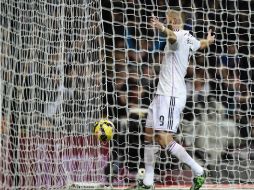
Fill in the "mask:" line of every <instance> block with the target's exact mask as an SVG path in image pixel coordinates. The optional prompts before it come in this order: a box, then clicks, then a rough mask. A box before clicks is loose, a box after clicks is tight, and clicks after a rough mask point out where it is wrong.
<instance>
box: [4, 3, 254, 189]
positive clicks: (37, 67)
mask: <svg viewBox="0 0 254 190" xmlns="http://www.w3.org/2000/svg"><path fill="white" fill-rule="evenodd" d="M173 6H176V7H178V8H180V9H181V10H182V11H183V12H184V14H185V29H187V30H191V31H192V32H193V35H194V36H196V37H197V38H199V39H200V38H204V37H205V35H206V32H207V29H208V27H211V28H213V30H214V32H215V35H216V42H215V44H214V45H212V46H211V47H210V48H209V49H208V50H206V51H200V52H198V53H197V54H196V55H195V56H194V57H193V58H192V59H191V62H190V67H189V68H188V72H187V76H186V83H187V88H188V99H187V104H186V108H185V109H184V114H183V120H182V123H181V126H180V130H179V131H180V132H181V133H180V135H179V136H178V138H177V141H178V142H179V143H181V144H183V145H184V147H185V148H186V149H187V151H188V152H189V153H190V154H191V155H192V156H193V157H194V158H195V159H196V160H197V161H198V162H199V163H200V164H201V165H202V166H204V167H205V168H206V169H207V171H208V177H207V183H211V184H216V185H217V184H222V183H226V184H229V183H230V184H233V183H236V184H242V183H248V184H250V185H249V186H248V188H252V186H251V184H252V183H253V179H254V176H253V173H254V172H253V170H254V168H253V159H254V154H253V136H254V132H253V130H252V127H253V123H254V122H253V121H254V120H253V118H252V114H253V111H252V110H253V91H254V89H253V82H252V81H253V79H254V77H253V76H254V74H253V68H254V65H253V63H254V61H253V53H254V51H253V32H254V31H253V24H252V23H254V15H253V9H254V3H253V2H252V0H225V1H224V0H191V1H187V0H179V1H168V0H121V1H119V0H54V1H50V0H48V1H44V0H23V1H16V0H2V1H1V4H0V9H1V12H0V23H1V24H0V53H1V55H0V60H1V63H0V64H1V65H0V71H1V75H0V80H1V86H0V87H1V89H0V98H1V99H0V103H1V114H0V117H1V121H2V122H1V127H0V130H1V136H0V140H1V143H0V186H1V187H4V189H8V188H12V189H13V188H17V189H35V188H38V189H43V188H44V189H45V188H46V189H50V188H59V189H62V188H63V187H66V186H71V185H72V184H74V185H73V187H72V188H74V189H75V188H77V189H79V188H80V189H82V188H83V189H88V188H92V187H93V186H95V184H100V183H107V182H110V183H111V184H115V185H128V184H130V183H131V182H135V179H136V173H137V171H138V168H142V167H144V164H143V149H142V143H143V135H142V134H143V133H142V132H143V126H144V124H145V119H146V113H147V108H148V105H149V104H150V102H151V101H152V99H153V97H154V92H155V90H156V84H157V82H158V74H159V70H160V63H161V61H162V58H163V48H164V46H165V38H164V37H163V36H162V35H161V34H160V33H158V31H155V30H153V29H151V27H150V26H149V24H148V22H149V19H150V16H151V15H152V13H153V14H154V15H155V16H158V17H159V18H160V20H161V21H162V22H164V21H165V12H166V10H167V9H168V8H169V7H173ZM105 92H106V93H107V96H104V94H105ZM103 111H104V112H103ZM103 113H104V114H103ZM103 115H105V116H107V117H109V118H110V119H112V121H113V122H114V123H115V126H116V128H117V130H118V133H117V135H115V137H114V140H113V141H112V145H111V147H112V148H111V151H112V152H111V154H112V157H111V159H112V165H111V166H112V168H110V167H109V166H110V165H109V164H108V163H109V162H108V159H109V156H108V155H109V153H108V150H107V148H105V147H103V146H101V145H99V144H98V142H96V141H95V140H94V139H93V137H92V136H91V126H92V123H93V122H94V121H95V120H97V119H98V118H102V117H103ZM155 173H156V176H155V181H156V184H161V185H165V184H166V185H171V184H174V185H176V186H174V187H173V188H175V187H179V188H182V187H183V186H180V184H184V185H185V184H189V183H190V182H191V173H190V171H189V168H187V167H185V166H183V165H181V164H179V162H178V161H177V160H176V159H175V158H174V157H170V158H166V156H165V153H164V152H161V156H160V159H159V160H158V161H157V164H156V170H155ZM178 185H179V186H178ZM188 187H189V185H188ZM210 187H211V188H213V187H214V186H213V187H212V186H210ZM232 187H233V186H232ZM234 187H236V188H239V189H240V187H241V186H234ZM216 188H217V186H215V187H214V189H216ZM223 188H224V189H227V188H230V186H223Z"/></svg>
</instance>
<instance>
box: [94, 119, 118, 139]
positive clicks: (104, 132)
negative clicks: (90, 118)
mask: <svg viewBox="0 0 254 190" xmlns="http://www.w3.org/2000/svg"><path fill="white" fill-rule="evenodd" d="M93 132H94V134H95V135H96V136H97V138H98V139H99V140H100V141H103V142H106V141H109V140H111V139H112V137H113V134H114V124H113V123H112V122H111V121H109V120H107V119H101V120H100V121H97V122H95V124H94V128H93Z"/></svg>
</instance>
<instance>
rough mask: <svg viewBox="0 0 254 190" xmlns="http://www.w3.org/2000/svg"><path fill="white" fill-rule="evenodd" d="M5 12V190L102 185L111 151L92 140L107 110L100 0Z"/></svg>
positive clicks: (12, 4) (1, 144) (1, 48)
mask: <svg viewBox="0 0 254 190" xmlns="http://www.w3.org/2000/svg"><path fill="white" fill-rule="evenodd" d="M0 7H1V12H0V13H1V14H0V23H1V24H0V52H1V53H0V54H1V55H0V60H1V63H0V64H1V67H0V70H1V75H0V77H1V78H0V81H1V83H0V85H1V86H0V89H1V91H0V95H1V96H0V97H1V116H0V117H1V125H0V126H1V127H0V186H1V187H4V189H13V188H14V189H15V188H17V189H37V188H38V189H63V188H64V187H68V186H71V185H72V184H75V183H81V182H82V183H85V184H88V186H89V184H94V183H102V182H103V180H104V178H103V173H104V170H103V168H104V167H105V165H106V163H107V162H108V148H107V146H106V145H105V146H102V145H100V144H99V142H97V141H96V139H95V138H93V136H92V126H93V123H94V122H95V121H97V120H98V119H100V118H102V117H103V109H104V108H105V107H104V106H103V98H104V97H105V93H104V92H103V84H102V76H103V71H102V67H103V62H102V61H103V51H102V50H103V46H104V42H103V36H102V34H103V32H102V18H101V5H100V1H99V0H86V1H82V0H80V1H79V0H77V1H69V0H63V1H62V0H59V1H58V0H55V1H51V0H50V1H46V0H45V1H44V0H42V1H40V0H26V1H16V0H6V1H5V0H3V1H1V4H0Z"/></svg>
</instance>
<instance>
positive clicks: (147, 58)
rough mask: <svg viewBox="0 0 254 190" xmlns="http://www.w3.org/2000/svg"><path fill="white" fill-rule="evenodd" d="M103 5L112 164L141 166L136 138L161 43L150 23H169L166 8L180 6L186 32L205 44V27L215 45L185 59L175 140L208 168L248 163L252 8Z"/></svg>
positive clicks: (237, 4)
mask: <svg viewBox="0 0 254 190" xmlns="http://www.w3.org/2000/svg"><path fill="white" fill-rule="evenodd" d="M103 6H104V9H103V18H104V30H105V31H104V32H105V41H106V60H107V71H108V78H107V80H108V81H107V89H108V99H107V101H108V103H109V115H110V116H111V118H112V119H114V121H115V123H116V126H117V129H118V135H117V136H116V137H115V141H114V145H113V146H114V147H115V151H114V156H115V160H118V161H119V160H120V161H124V160H128V163H127V167H128V168H129V169H130V170H131V169H134V170H135V169H136V167H140V165H137V164H136V163H139V164H140V163H141V166H142V159H141V158H140V155H142V151H143V150H142V147H141V146H140V144H142V140H143V139H142V138H143V136H142V135H141V134H142V131H143V126H144V123H145V117H146V110H147V107H148V106H149V104H150V103H151V101H152V99H153V96H154V94H155V91H156V84H157V82H158V74H159V71H160V64H161V61H162V59H163V49H164V46H165V43H166V39H165V36H163V34H161V33H159V32H158V31H157V30H154V29H152V28H151V27H150V25H149V20H150V18H151V15H152V14H154V15H155V16H157V17H158V18H159V19H160V21H161V22H164V23H165V24H166V19H165V13H166V11H167V10H168V9H169V8H171V7H172V8H174V7H180V9H181V10H182V12H183V17H184V20H185V26H184V29H185V30H190V32H191V33H192V34H193V35H194V36H195V37H197V38H198V39H202V38H205V37H206V33H207V31H208V29H209V28H211V29H212V30H213V32H214V34H215V36H216V42H215V44H213V45H212V46H211V47H210V48H209V49H208V50H206V51H199V52H198V53H197V54H195V55H193V56H192V57H191V59H190V66H189V68H188V71H187V75H186V84H187V90H188V98H187V104H186V107H185V109H184V112H183V122H182V124H181V127H180V130H179V132H182V134H183V135H181V136H180V138H179V141H181V143H182V144H184V145H185V146H186V149H187V150H189V153H190V154H194V155H195V156H196V157H197V158H198V159H200V162H201V163H202V164H203V165H205V167H207V168H209V167H210V169H211V170H213V169H214V168H213V166H215V165H216V163H217V162H218V161H222V162H224V161H225V160H227V162H228V159H229V160H230V159H231V158H233V159H232V160H234V159H239V157H240V158H242V159H246V158H247V157H248V155H250V154H251V153H250V151H251V150H252V149H253V148H254V144H253V142H254V141H253V138H254V130H253V126H254V117H253V116H252V115H253V111H252V110H253V106H254V104H253V103H254V99H253V93H254V85H253V79H254V71H253V69H254V48H253V47H254V46H253V45H254V43H253V40H254V36H253V22H254V15H253V14H252V12H251V11H253V8H254V3H253V2H251V1H233V0H232V1H231V0H228V1H219V0H213V1H206V0H202V1H199V0H194V1H185V0H181V1H166V0H146V1H144V0H126V1H109V0H108V1H103ZM126 134H127V135H126ZM126 144H128V146H127V147H128V148H127V149H126V148H125V147H126ZM235 150H241V155H239V154H237V155H233V154H235ZM229 155H230V156H229ZM249 158H250V159H253V157H249ZM116 165H118V164H116ZM222 165H223V164H222ZM171 167H173V166H171ZM115 169H116V170H117V167H115ZM115 172H117V171H115ZM215 173H216V172H215ZM214 175H216V174H214ZM225 175H227V174H225Z"/></svg>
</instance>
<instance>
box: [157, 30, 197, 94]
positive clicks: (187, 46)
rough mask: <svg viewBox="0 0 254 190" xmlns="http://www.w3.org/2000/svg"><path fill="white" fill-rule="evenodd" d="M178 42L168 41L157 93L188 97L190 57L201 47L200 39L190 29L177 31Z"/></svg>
mask: <svg viewBox="0 0 254 190" xmlns="http://www.w3.org/2000/svg"><path fill="white" fill-rule="evenodd" d="M175 34H176V38H177V39H176V42H175V43H174V44H171V43H169V42H168V41H167V44H166V46H165V49H164V58H163V61H162V64H161V68H160V75H159V84H158V87H157V92H156V94H160V95H164V96H174V97H183V98H186V85H185V79H184V77H185V75H186V72H187V67H188V65H189V57H190V55H191V54H192V53H194V52H195V51H196V50H198V49H199V47H200V41H198V40H197V39H196V38H195V37H193V36H192V35H191V34H190V33H189V31H186V30H179V31H175Z"/></svg>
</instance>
